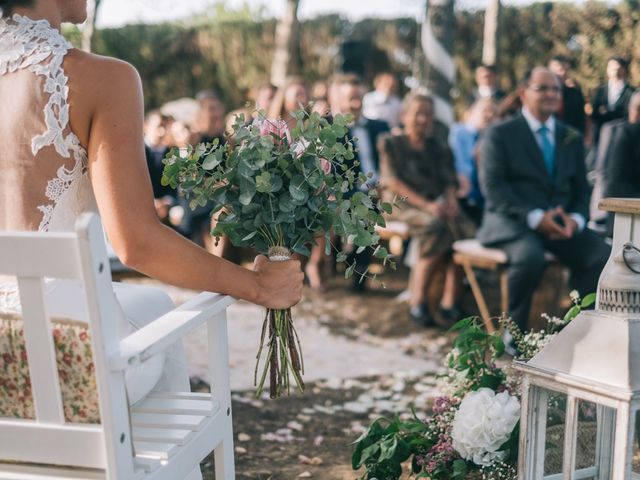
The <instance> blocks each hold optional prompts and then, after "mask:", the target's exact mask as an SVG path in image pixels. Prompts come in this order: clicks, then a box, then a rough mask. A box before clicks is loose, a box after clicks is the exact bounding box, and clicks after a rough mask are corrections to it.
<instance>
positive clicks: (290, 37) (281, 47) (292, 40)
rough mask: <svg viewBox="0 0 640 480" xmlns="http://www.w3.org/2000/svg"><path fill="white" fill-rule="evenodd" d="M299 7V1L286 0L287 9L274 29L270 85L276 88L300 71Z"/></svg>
mask: <svg viewBox="0 0 640 480" xmlns="http://www.w3.org/2000/svg"><path fill="white" fill-rule="evenodd" d="M299 5H300V0H287V9H286V11H285V13H284V16H283V17H282V19H281V20H280V22H278V26H277V27H276V51H275V53H274V55H273V62H272V63H271V83H273V84H274V85H276V86H277V87H281V86H283V85H284V82H285V79H286V78H287V77H288V76H290V75H297V74H299V73H300V71H301V70H302V56H301V54H300V22H299V21H298V6H299Z"/></svg>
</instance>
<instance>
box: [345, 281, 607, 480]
mask: <svg viewBox="0 0 640 480" xmlns="http://www.w3.org/2000/svg"><path fill="white" fill-rule="evenodd" d="M571 300H572V302H573V306H572V307H571V308H570V309H569V311H568V312H567V313H566V314H565V315H564V317H563V318H558V317H550V316H548V315H543V317H544V318H545V319H546V321H547V326H546V328H545V329H543V330H540V331H530V332H527V333H525V332H522V331H521V330H520V329H519V328H518V326H517V325H516V324H515V323H513V322H512V321H511V320H510V319H500V324H501V326H502V327H503V328H505V329H507V330H508V331H509V333H510V334H511V336H512V337H513V341H514V344H515V346H516V348H517V350H518V352H519V358H521V359H524V360H526V359H529V358H531V357H533V356H534V355H535V354H536V353H537V352H538V351H540V350H541V349H542V348H543V347H544V346H545V345H546V344H547V343H548V342H549V341H550V340H551V339H552V338H553V337H554V336H555V335H556V334H557V333H558V332H560V330H562V329H563V328H564V327H565V326H566V325H567V324H568V323H569V322H570V321H571V320H573V318H575V317H576V316H577V315H578V314H579V313H580V311H581V310H582V309H584V308H588V307H590V306H591V305H593V303H594V302H595V294H589V295H587V296H585V297H584V298H580V296H579V295H578V293H577V292H575V291H574V292H571ZM452 331H456V332H458V336H457V338H456V339H455V341H454V343H453V349H452V351H451V352H450V353H449V354H448V355H447V357H446V359H445V366H446V368H447V372H446V373H445V374H444V375H443V376H442V380H443V395H442V396H440V397H438V398H436V399H435V401H434V404H433V406H432V416H431V417H429V418H426V419H421V418H418V417H417V415H416V414H415V412H414V413H413V418H411V419H410V420H408V421H403V420H401V419H400V417H399V416H396V418H393V419H390V418H386V417H381V418H378V419H376V420H374V421H373V422H372V423H371V425H370V426H369V428H368V429H367V430H366V431H365V432H364V433H363V434H362V435H361V436H360V438H358V439H357V440H356V441H355V442H354V445H355V448H354V451H353V455H352V467H353V469H354V470H359V469H360V468H362V467H364V469H365V472H364V474H363V476H362V477H361V478H362V480H397V479H399V478H400V477H401V476H402V474H403V464H404V463H405V462H406V463H410V470H411V473H413V474H416V478H417V479H419V478H424V479H431V480H444V479H451V480H474V479H475V480H480V479H482V480H515V479H516V477H517V467H516V465H517V458H518V435H519V420H520V388H519V379H518V377H517V375H516V374H515V372H514V371H513V370H512V369H511V368H510V363H511V362H504V361H502V362H500V363H499V362H498V360H499V359H500V357H502V356H503V354H504V350H505V344H504V341H503V337H502V335H500V333H498V332H494V333H487V332H486V331H485V329H484V327H483V326H482V323H481V322H480V321H479V319H478V318H477V317H469V318H465V319H463V320H461V321H459V322H458V323H457V324H456V325H454V326H453V327H452Z"/></svg>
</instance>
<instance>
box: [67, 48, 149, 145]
mask: <svg viewBox="0 0 640 480" xmlns="http://www.w3.org/2000/svg"><path fill="white" fill-rule="evenodd" d="M64 62H65V63H64V69H65V72H66V74H67V77H68V85H69V92H70V100H71V103H72V107H73V108H72V109H71V110H70V116H71V123H72V124H73V126H74V131H75V132H76V134H77V135H78V137H79V138H80V141H81V142H83V144H84V145H86V144H87V143H86V142H88V141H89V135H90V131H91V125H92V124H93V120H94V119H95V118H96V115H97V114H99V113H104V112H115V114H116V115H119V116H121V117H123V118H128V117H133V116H135V115H137V114H138V112H137V110H138V109H139V106H140V105H141V104H142V82H141V80H140V76H139V75H138V72H137V70H136V69H135V68H134V67H133V66H132V65H131V64H129V63H127V62H124V61H122V60H118V59H116V58H111V57H104V56H101V55H95V54H92V53H87V52H84V51H81V50H75V49H74V50H70V51H69V53H68V54H67V56H66V57H65V60H64Z"/></svg>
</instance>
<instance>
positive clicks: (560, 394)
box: [515, 199, 640, 480]
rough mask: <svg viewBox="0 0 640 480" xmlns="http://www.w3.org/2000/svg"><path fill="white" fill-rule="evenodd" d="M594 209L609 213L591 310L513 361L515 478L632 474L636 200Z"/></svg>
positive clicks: (636, 386) (639, 207) (639, 419)
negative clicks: (516, 381) (610, 228)
mask: <svg viewBox="0 0 640 480" xmlns="http://www.w3.org/2000/svg"><path fill="white" fill-rule="evenodd" d="M600 208H601V209H603V210H608V211H613V212H615V213H616V217H615V224H614V235H613V245H612V251H611V256H610V257H609V261H608V262H607V264H606V266H605V268H604V270H603V272H602V274H601V276H600V281H599V284H598V292H597V299H596V308H595V310H594V311H584V312H581V313H580V314H579V315H578V316H577V317H576V318H575V319H574V320H573V321H571V323H569V325H568V326H567V327H565V328H564V329H563V330H562V331H561V332H560V333H559V334H558V335H557V336H556V337H555V338H554V339H553V340H552V341H551V342H549V344H547V346H545V347H544V349H543V350H542V351H540V352H539V353H538V354H537V355H535V356H534V357H533V358H532V359H530V360H529V361H528V362H518V361H517V362H515V368H516V369H517V370H519V371H520V372H521V373H522V375H523V382H522V414H521V420H520V457H519V460H518V472H519V473H518V479H519V480H556V479H557V480H580V479H592V480H623V479H624V480H626V479H634V478H638V479H640V450H639V449H638V439H639V438H640V432H639V431H636V430H637V429H636V425H638V427H640V414H639V413H638V411H639V410H640V254H639V251H638V250H636V248H638V247H640V200H629V199H607V200H604V201H602V202H601V204H600ZM581 293H588V292H581Z"/></svg>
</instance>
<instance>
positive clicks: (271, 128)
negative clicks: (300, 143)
mask: <svg viewBox="0 0 640 480" xmlns="http://www.w3.org/2000/svg"><path fill="white" fill-rule="evenodd" d="M260 135H262V136H269V137H271V138H273V140H274V143H275V144H276V145H280V144H281V143H282V141H283V140H284V139H285V138H286V139H287V143H288V144H289V145H291V132H290V131H289V126H288V125H287V122H285V121H284V120H282V119H280V118H278V119H276V120H274V119H269V118H265V119H264V120H262V122H261V123H260ZM278 139H279V140H278Z"/></svg>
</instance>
